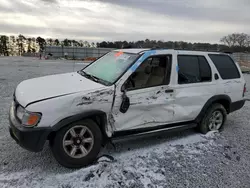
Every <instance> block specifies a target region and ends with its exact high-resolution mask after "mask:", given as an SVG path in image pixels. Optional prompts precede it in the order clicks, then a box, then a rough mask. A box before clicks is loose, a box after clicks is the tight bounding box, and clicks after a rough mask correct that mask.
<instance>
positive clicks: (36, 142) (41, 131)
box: [9, 105, 51, 152]
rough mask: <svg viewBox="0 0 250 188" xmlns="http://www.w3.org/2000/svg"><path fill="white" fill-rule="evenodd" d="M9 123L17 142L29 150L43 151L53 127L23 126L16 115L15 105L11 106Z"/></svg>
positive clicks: (10, 130) (12, 135) (11, 132)
mask: <svg viewBox="0 0 250 188" xmlns="http://www.w3.org/2000/svg"><path fill="white" fill-rule="evenodd" d="M9 123H10V126H9V132H10V136H11V137H12V138H13V139H14V140H15V141H16V142H17V144H19V145H20V146H21V147H23V148H25V149H27V150H29V151H33V152H39V151H42V149H43V146H44V144H45V142H46V140H47V137H48V135H49V133H50V132H51V128H40V127H34V128H27V127H23V126H22V125H21V123H20V122H19V121H18V120H17V118H16V116H15V108H14V106H13V105H12V106H11V108H10V113H9Z"/></svg>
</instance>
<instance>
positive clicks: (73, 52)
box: [45, 46, 113, 59]
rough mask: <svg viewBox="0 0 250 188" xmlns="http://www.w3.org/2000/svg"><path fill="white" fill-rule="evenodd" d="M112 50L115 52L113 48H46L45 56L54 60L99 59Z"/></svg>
mask: <svg viewBox="0 0 250 188" xmlns="http://www.w3.org/2000/svg"><path fill="white" fill-rule="evenodd" d="M111 50H113V48H85V47H69V46H46V47H45V56H51V57H52V58H62V57H65V56H67V58H69V59H86V58H98V57H100V56H102V55H103V54H105V53H107V52H110V51H111Z"/></svg>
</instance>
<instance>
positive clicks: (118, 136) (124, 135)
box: [111, 122, 197, 141]
mask: <svg viewBox="0 0 250 188" xmlns="http://www.w3.org/2000/svg"><path fill="white" fill-rule="evenodd" d="M196 126H197V124H196V123H193V122H192V123H190V122H188V123H186V124H179V125H174V126H170V125H164V126H160V127H158V128H156V127H155V128H154V129H153V128H146V129H145V128H143V129H135V130H127V131H118V132H115V133H114V136H113V137H112V138H111V139H112V141H120V140H125V139H131V138H135V137H136V138H138V137H143V136H155V135H159V134H163V133H166V132H168V133H169V132H175V131H183V130H186V129H191V128H194V127H196Z"/></svg>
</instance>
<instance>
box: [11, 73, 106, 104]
mask: <svg viewBox="0 0 250 188" xmlns="http://www.w3.org/2000/svg"><path fill="white" fill-rule="evenodd" d="M101 88H105V87H104V86H103V85H101V84H98V83H96V82H94V81H91V80H89V79H87V78H85V77H83V76H81V75H79V74H78V73H76V72H73V73H66V74H56V75H51V76H44V77H39V78H33V79H29V80H25V81H23V82H21V83H20V84H19V85H18V86H17V88H16V91H15V95H16V98H17V100H18V102H19V103H20V104H21V105H23V106H26V105H27V104H29V103H30V102H33V101H37V100H41V99H45V98H49V97H55V96H58V95H65V94H70V93H77V92H82V91H91V90H94V91H95V90H97V89H101Z"/></svg>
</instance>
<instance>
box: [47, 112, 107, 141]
mask: <svg viewBox="0 0 250 188" xmlns="http://www.w3.org/2000/svg"><path fill="white" fill-rule="evenodd" d="M84 119H91V120H93V121H94V122H96V124H97V125H98V126H99V128H100V130H101V133H102V135H103V138H104V139H105V140H106V139H107V138H108V136H107V134H106V131H105V127H106V125H107V114H106V113H105V112H103V111H100V110H94V111H90V112H85V113H80V114H76V115H73V116H69V117H66V118H64V119H62V120H60V121H59V122H58V123H56V124H55V125H54V126H53V127H52V131H51V133H50V134H49V135H48V140H53V138H54V136H55V134H56V132H57V131H59V130H60V129H62V128H63V127H65V126H67V125H68V124H71V123H74V122H77V121H81V120H84Z"/></svg>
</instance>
